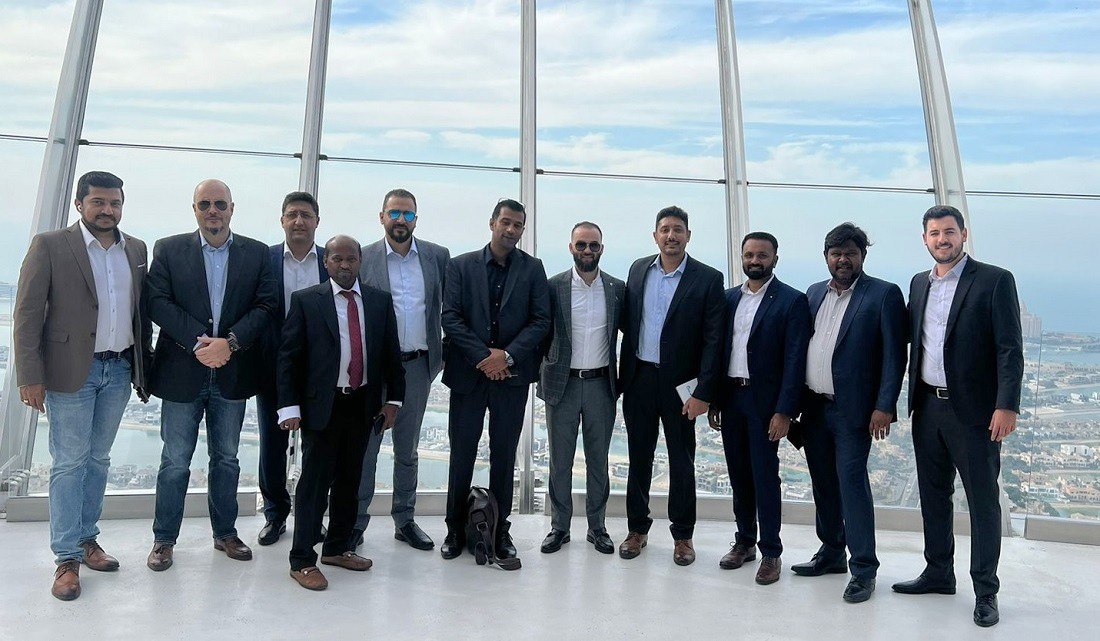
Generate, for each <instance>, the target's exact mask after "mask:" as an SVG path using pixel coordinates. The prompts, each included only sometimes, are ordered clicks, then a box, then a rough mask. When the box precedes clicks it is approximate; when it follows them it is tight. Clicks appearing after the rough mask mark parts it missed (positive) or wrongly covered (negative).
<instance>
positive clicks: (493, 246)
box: [439, 199, 550, 559]
mask: <svg viewBox="0 0 1100 641" xmlns="http://www.w3.org/2000/svg"><path fill="white" fill-rule="evenodd" d="M526 222H527V213H526V210H525V209H524V207H523V205H522V204H521V203H519V202H517V201H515V200H511V199H504V200H501V201H500V202H498V203H497V205H496V207H494V208H493V213H492V216H491V217H490V219H489V229H490V230H491V231H492V234H493V235H492V240H490V241H489V244H488V245H486V246H485V247H483V248H481V249H479V250H477V251H472V252H469V253H466V254H462V255H461V256H457V257H455V258H452V259H451V261H450V262H449V263H447V276H446V278H445V279H444V288H443V316H442V322H443V331H444V332H446V334H447V345H446V350H445V351H446V358H445V365H444V367H443V384H444V385H446V386H447V387H449V388H451V408H450V414H449V417H448V425H447V430H448V433H449V436H450V442H451V460H450V472H449V475H448V479H447V537H446V539H444V541H443V545H442V546H440V550H439V551H440V553H441V554H442V556H443V558H444V559H453V558H455V557H456V556H458V555H459V554H461V553H462V546H463V545H464V543H465V541H464V539H465V532H464V531H463V527H464V524H465V521H466V497H467V494H469V492H470V483H471V481H472V479H473V473H474V461H475V459H476V458H477V443H478V440H480V439H481V432H482V430H483V429H484V423H485V411H486V409H488V411H489V489H490V491H491V492H492V493H493V496H495V497H496V501H497V506H498V507H499V518H498V522H497V539H498V540H497V550H496V552H497V555H498V556H500V557H503V558H514V557H515V556H516V548H515V546H514V545H513V544H512V537H511V535H510V534H509V533H508V528H509V525H510V524H509V523H508V515H509V514H511V512H512V475H513V471H514V468H515V463H516V446H517V445H518V444H519V436H520V432H521V431H522V429H523V413H524V410H525V408H526V406H527V394H528V391H529V388H530V385H531V383H532V382H534V381H535V380H536V379H537V378H538V372H539V362H540V360H541V358H540V356H541V351H540V346H541V344H542V341H543V339H544V338H545V337H546V334H547V332H548V331H550V296H549V294H548V291H547V284H546V271H545V270H544V269H543V267H542V261H541V260H539V259H537V258H535V257H533V256H530V255H529V254H527V253H525V252H524V251H522V250H520V249H518V248H516V243H518V242H519V239H520V236H521V235H522V234H523V229H524V225H525V223H526Z"/></svg>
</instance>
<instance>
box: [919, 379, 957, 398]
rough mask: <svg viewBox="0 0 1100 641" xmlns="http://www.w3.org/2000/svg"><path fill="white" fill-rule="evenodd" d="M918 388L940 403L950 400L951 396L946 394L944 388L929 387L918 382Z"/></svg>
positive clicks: (922, 382)
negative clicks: (921, 388)
mask: <svg viewBox="0 0 1100 641" xmlns="http://www.w3.org/2000/svg"><path fill="white" fill-rule="evenodd" d="M920 386H921V387H923V388H924V391H925V393H927V394H929V395H931V396H935V397H936V398H938V399H940V400H942V401H946V400H947V399H949V398H951V395H950V394H948V393H947V388H946V387H936V386H935V385H929V384H928V383H925V382H924V381H921V382H920Z"/></svg>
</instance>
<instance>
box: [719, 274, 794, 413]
mask: <svg viewBox="0 0 1100 641" xmlns="http://www.w3.org/2000/svg"><path fill="white" fill-rule="evenodd" d="M740 302H741V288H740V287H733V288H731V289H727V290H726V307H727V309H728V319H727V322H726V332H725V341H724V343H723V345H722V348H721V350H722V351H721V354H722V381H723V382H725V381H726V380H727V379H726V372H727V371H729V360H730V355H731V352H732V350H733V328H734V323H735V320H736V312H737V306H738V304H740ZM810 325H811V320H810V306H809V303H808V302H807V301H806V295H805V294H803V293H802V292H800V291H798V290H797V289H795V288H793V287H791V286H790V285H787V284H786V283H783V282H781V281H780V280H779V279H778V278H775V277H773V278H772V282H771V284H770V285H768V291H767V292H765V293H764V300H762V301H760V307H759V308H758V309H757V310H756V315H755V316H753V319H752V327H751V328H750V329H749V343H748V357H749V379H750V380H751V381H752V385H751V387H750V388H749V389H750V390H751V392H752V395H753V398H754V399H755V400H756V409H757V412H758V415H759V416H760V418H762V419H764V421H765V422H767V421H768V420H770V419H771V417H772V415H773V414H783V415H784V416H789V417H791V418H794V417H796V416H798V414H799V409H800V408H801V407H802V388H803V387H804V385H805V383H806V348H807V347H809V344H810ZM723 392H724V393H728V392H729V390H723Z"/></svg>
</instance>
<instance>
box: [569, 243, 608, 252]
mask: <svg viewBox="0 0 1100 641" xmlns="http://www.w3.org/2000/svg"><path fill="white" fill-rule="evenodd" d="M573 249H575V250H577V251H578V252H582V251H584V250H586V249H591V250H592V253H593V254H598V253H600V250H601V249H603V245H601V244H600V243H599V241H595V240H594V241H592V242H590V243H586V242H585V241H583V240H578V241H577V242H575V243H573Z"/></svg>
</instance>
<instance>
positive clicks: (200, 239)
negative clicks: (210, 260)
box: [199, 231, 233, 252]
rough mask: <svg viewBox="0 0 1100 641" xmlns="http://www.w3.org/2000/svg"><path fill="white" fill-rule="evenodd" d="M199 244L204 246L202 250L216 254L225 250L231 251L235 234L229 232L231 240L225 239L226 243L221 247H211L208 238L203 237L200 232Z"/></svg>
mask: <svg viewBox="0 0 1100 641" xmlns="http://www.w3.org/2000/svg"><path fill="white" fill-rule="evenodd" d="M199 242H200V243H201V244H202V248H203V249H205V250H208V251H215V252H216V251H222V250H224V249H229V246H230V245H232V244H233V232H229V238H226V239H225V242H224V243H222V246H221V247H213V246H211V244H210V243H208V242H207V241H206V236H203V235H202V232H201V231H200V232H199Z"/></svg>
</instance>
